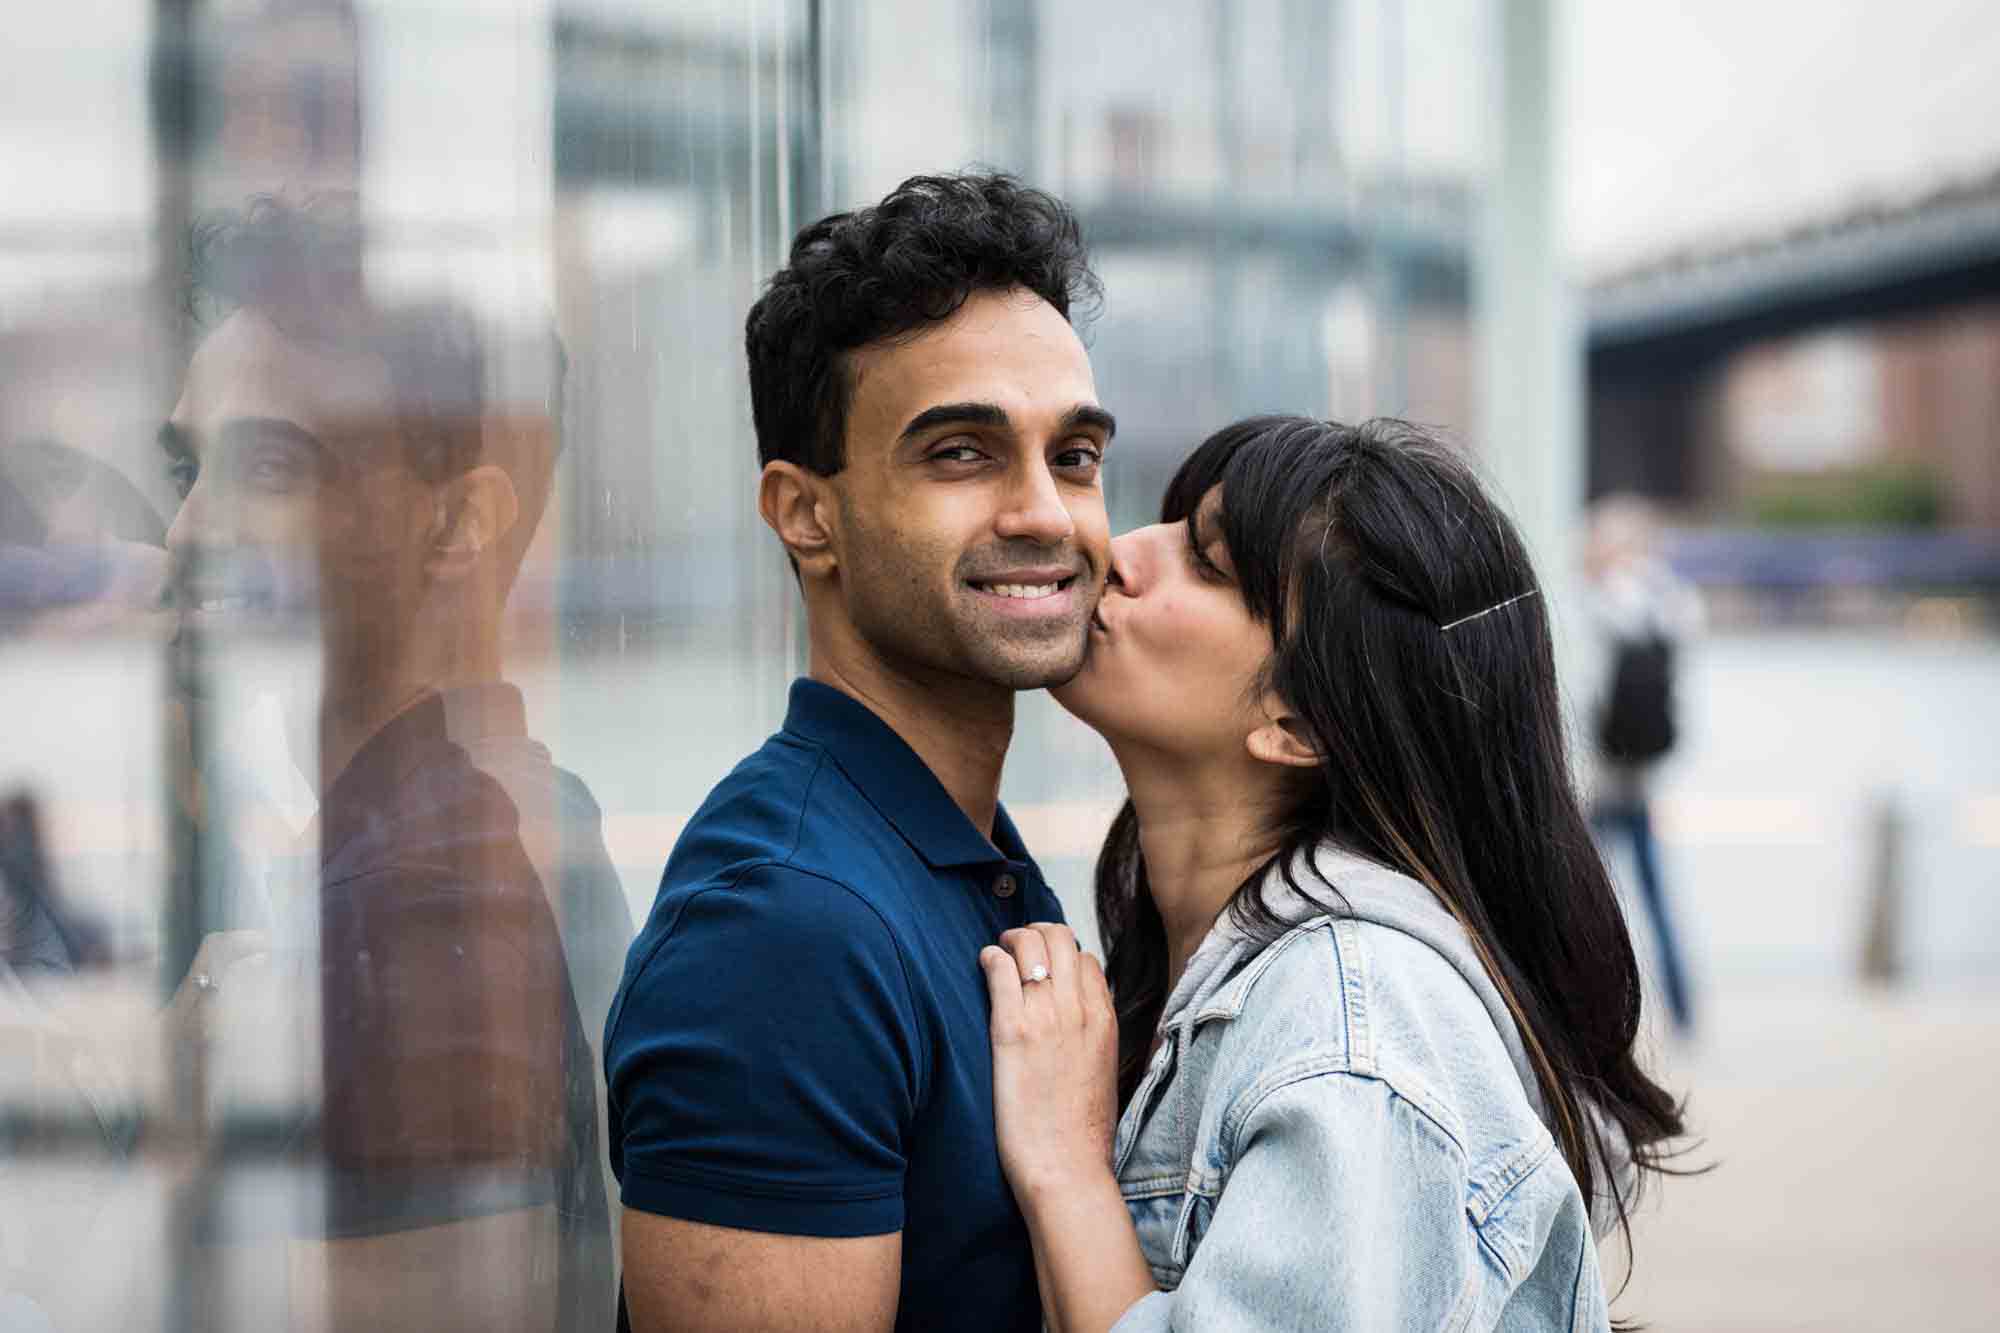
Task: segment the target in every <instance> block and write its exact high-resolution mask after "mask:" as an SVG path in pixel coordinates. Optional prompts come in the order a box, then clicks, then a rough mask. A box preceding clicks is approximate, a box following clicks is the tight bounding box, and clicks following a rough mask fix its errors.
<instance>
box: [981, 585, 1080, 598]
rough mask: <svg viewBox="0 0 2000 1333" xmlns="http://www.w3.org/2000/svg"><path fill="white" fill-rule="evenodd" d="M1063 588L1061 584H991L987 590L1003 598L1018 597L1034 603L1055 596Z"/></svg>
mask: <svg viewBox="0 0 2000 1333" xmlns="http://www.w3.org/2000/svg"><path fill="white" fill-rule="evenodd" d="M1061 587H1062V585H1061V584H1059V583H989V584H988V585H987V590H988V591H989V592H992V593H995V594H997V595H999V596H1001V597H1018V598H1020V599H1022V600H1023V601H1031V602H1032V601H1036V600H1038V599H1040V598H1043V597H1053V596H1055V595H1056V592H1057V590H1058V589H1059V588H1061Z"/></svg>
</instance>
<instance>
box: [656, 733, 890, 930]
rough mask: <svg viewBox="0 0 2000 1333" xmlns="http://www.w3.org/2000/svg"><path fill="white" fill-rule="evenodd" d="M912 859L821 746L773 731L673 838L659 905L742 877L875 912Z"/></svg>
mask: <svg viewBox="0 0 2000 1333" xmlns="http://www.w3.org/2000/svg"><path fill="white" fill-rule="evenodd" d="M916 864H917V862H916V858H915V857H914V855H913V854H912V853H910V851H909V849H908V847H907V845H906V844H904V842H903V841H902V839H901V837H900V836H899V835H898V834H897V833H896V831H895V829H894V827H893V826H892V825H891V824H890V823H889V822H888V821H887V820H886V819H885V818H883V816H882V814H881V812H880V811H878V810H877V809H876V808H875V807H874V805H873V804H871V803H870V802H869V800H868V798H867V797H866V796H864V795H863V794H862V792H861V790H860V789H859V788H858V787H857V786H856V785H855V784H854V782H853V781H852V780H851V779H850V778H849V777H848V775H847V773H846V772H845V771H844V770H843V769H842V768H841V766H840V764H839V762H838V761H837V760H836V759H834V757H833V756H832V755H831V754H829V753H828V752H827V751H826V750H825V749H824V747H822V746H820V745H818V744H816V743H814V742H813V741H811V740H809V739H806V738H803V737H800V736H797V735H795V734H793V733H791V732H785V731H780V732H778V733H777V734H775V735H773V736H772V737H771V738H770V739H769V740H767V741H765V742H764V744H763V745H762V746H760V747H758V749H757V750H755V751H754V752H752V753H751V754H750V755H748V756H746V757H745V758H744V759H743V760H742V761H741V762H740V763H738V764H737V765H736V767H735V768H734V769H733V770H731V772H730V773H729V775H728V776H727V777H725V778H724V779H723V780H722V781H721V782H719V783H717V784H716V785H715V787H714V789H713V790H712V791H710V792H709V794H708V798H707V799H706V800H704V801H703V802H702V804H701V808H700V809H699V810H697V811H696V812H695V814H694V816H693V817H692V818H691V819H689V820H688V823H687V826H686V827H685V828H683V829H682V830H681V834H680V837H679V838H678V839H677V840H676V842H675V844H674V849H673V853H672V854H671V855H670V856H669V857H668V860H667V866H666V870H665V872H664V874H663V875H662V877H661V881H660V899H661V901H662V902H665V901H668V900H670V899H679V898H685V897H687V896H690V895H692V894H696V893H699V892H702V891H703V890H705V889H709V888H714V887H718V886H722V885H726V884H732V883H736V882H738V881H740V880H742V879H743V878H744V877H745V876H751V877H753V878H754V879H756V880H758V881H759V882H761V883H762V884H763V885H764V887H765V888H767V889H771V890H778V889H781V888H783V887H785V886H787V885H789V886H790V888H791V889H792V890H793V891H810V889H811V886H812V885H813V884H815V883H822V882H823V883H830V884H835V885H839V886H841V887H842V888H844V889H845V890H847V891H848V892H849V893H850V894H852V895H854V896H855V897H857V898H859V899H860V900H862V901H864V902H868V903H871V904H873V905H874V906H875V907H876V908H877V909H878V910H879V909H882V908H883V907H884V906H885V904H884V902H883V901H882V892H883V890H884V888H885V887H886V886H888V885H890V884H893V883H897V882H900V881H901V880H902V879H904V878H906V877H907V876H908V875H909V873H910V872H911V870H912V869H913V867H915V866H916Z"/></svg>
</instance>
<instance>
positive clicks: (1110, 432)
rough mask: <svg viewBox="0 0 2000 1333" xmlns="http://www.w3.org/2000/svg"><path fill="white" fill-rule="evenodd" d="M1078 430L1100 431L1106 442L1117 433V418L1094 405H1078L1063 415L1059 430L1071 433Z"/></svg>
mask: <svg viewBox="0 0 2000 1333" xmlns="http://www.w3.org/2000/svg"><path fill="white" fill-rule="evenodd" d="M1079 428H1083V429H1096V430H1101V431H1103V432H1104V438H1105V439H1107V440H1108V439H1110V438H1111V437H1112V436H1114V435H1116V434H1117V433H1118V418H1117V417H1114V416H1112V415H1111V414H1110V413H1109V412H1107V411H1105V410H1104V409H1103V408H1101V407H1099V406H1097V404H1095V403H1078V404H1077V405H1076V406H1075V407H1072V408H1071V409H1070V410H1069V411H1068V412H1066V413H1064V414H1063V419H1062V426H1061V429H1062V430H1064V431H1072V430H1077V429H1079Z"/></svg>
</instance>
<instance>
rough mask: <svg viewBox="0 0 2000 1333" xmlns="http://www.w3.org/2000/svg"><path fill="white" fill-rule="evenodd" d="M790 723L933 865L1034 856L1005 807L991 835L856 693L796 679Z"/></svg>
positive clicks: (998, 812)
mask: <svg viewBox="0 0 2000 1333" xmlns="http://www.w3.org/2000/svg"><path fill="white" fill-rule="evenodd" d="M785 730H786V731H788V732H791V733H792V734H794V735H796V736H800V737H803V738H804V739H806V740H809V741H811V742H813V743H814V744H816V745H818V746H820V747H821V748H822V749H824V750H825V751H826V752H827V753H828V754H829V755H831V756H832V758H833V761H834V762H835V763H837V764H839V765H840V769H841V771H842V772H843V773H845V774H846V775H847V778H848V781H850V782H852V783H853V784H854V785H855V787H856V788H857V789H859V790H860V792H861V794H862V795H863V796H865V797H866V798H867V799H868V803H869V804H870V805H872V806H874V807H875V809H876V811H877V812H879V813H880V814H881V816H882V818H884V819H885V820H887V821H888V822H889V823H890V824H891V825H892V826H894V828H895V830H896V832H898V833H900V834H902V836H903V840H904V841H905V842H907V843H909V844H910V846H911V847H913V848H915V849H916V852H917V855H919V856H921V857H923V859H924V863H925V864H926V865H928V866H930V867H931V868H932V869H934V870H945V869H951V868H955V867H959V866H975V865H997V864H999V863H1000V862H1002V861H1006V862H1010V863H1021V864H1032V862H1031V861H1030V860H1029V857H1028V853H1027V849H1026V848H1024V847H1023V846H1022V845H1021V835H1020V834H1019V833H1018V832H1017V831H1016V830H1015V828H1014V821H1013V820H1011V819H1009V818H1008V817H1007V811H1006V808H1005V807H998V808H996V810H995V813H994V818H993V840H992V841H991V842H988V841H987V840H986V835H985V834H983V833H981V832H980V831H979V830H978V829H977V828H976V827H974V826H973V823H972V821H971V820H970V819H967V818H966V817H965V812H964V811H963V810H961V809H959V808H958V802H956V801H954V800H952V799H951V793H950V792H947V791H946V790H945V789H944V784H943V783H942V782H939V781H938V778H937V774H935V773H933V772H931V770H930V766H929V765H928V764H926V763H924V761H923V760H922V759H921V758H919V757H918V755H917V752H916V751H915V750H912V749H911V748H910V746H909V743H908V742H907V741H905V740H904V739H903V738H902V737H901V736H898V735H897V734H896V732H895V729H894V728H892V727H891V726H890V725H889V724H888V723H887V722H884V721H883V720H882V719H881V718H880V717H877V716H876V715H875V712H874V711H873V710H872V709H870V708H869V707H868V705H866V704H864V703H862V702H861V701H860V700H859V699H856V698H854V697H853V696H852V695H849V694H846V693H843V692H842V691H840V690H837V689H835V688H834V687H833V686H831V685H827V684H824V683H822V682H820V681H817V680H813V679H811V678H809V677H801V678H800V679H798V680H795V681H793V682H792V692H791V699H790V703H789V706H788V707H787V709H786V712H785Z"/></svg>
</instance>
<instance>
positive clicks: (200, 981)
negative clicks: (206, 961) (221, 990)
mask: <svg viewBox="0 0 2000 1333" xmlns="http://www.w3.org/2000/svg"><path fill="white" fill-rule="evenodd" d="M194 988H195V989H196V990H200V991H212V990H215V989H216V985H215V978H214V977H211V976H210V975H208V973H206V972H197V973H195V974H194Z"/></svg>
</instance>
